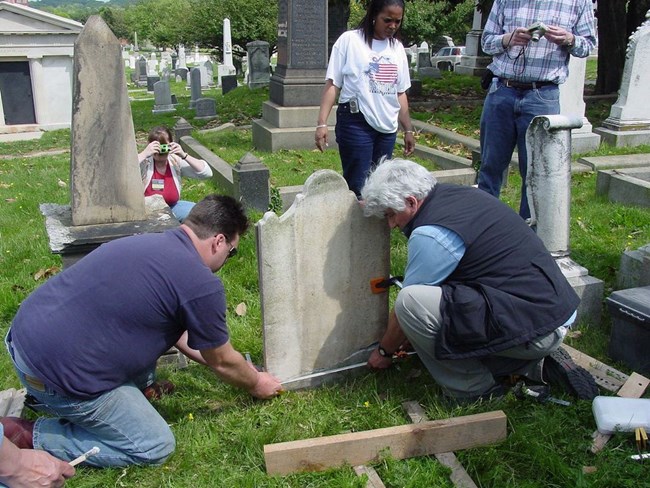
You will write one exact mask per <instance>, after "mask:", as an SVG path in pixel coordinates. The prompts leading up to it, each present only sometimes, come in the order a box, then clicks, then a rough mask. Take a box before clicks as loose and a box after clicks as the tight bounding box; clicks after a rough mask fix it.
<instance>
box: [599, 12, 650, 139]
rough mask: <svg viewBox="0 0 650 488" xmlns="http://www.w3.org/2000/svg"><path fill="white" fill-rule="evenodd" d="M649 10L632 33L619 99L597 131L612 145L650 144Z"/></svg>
mask: <svg viewBox="0 0 650 488" xmlns="http://www.w3.org/2000/svg"><path fill="white" fill-rule="evenodd" d="M648 85H650V11H648V13H646V20H645V22H643V24H641V26H639V28H638V29H637V30H636V31H635V32H634V33H633V34H632V35H631V36H630V42H629V44H628V46H627V53H626V55H625V68H624V69H623V80H622V81H621V88H620V90H619V95H618V100H616V103H615V104H614V105H612V108H611V110H610V113H609V117H608V118H607V119H606V120H605V121H604V122H603V127H598V128H596V129H595V130H594V132H596V133H597V134H600V135H601V137H602V138H603V141H604V142H606V143H608V144H609V145H611V146H616V147H623V146H640V145H642V144H650V96H648V93H649V92H648Z"/></svg>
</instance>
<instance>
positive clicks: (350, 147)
mask: <svg viewBox="0 0 650 488" xmlns="http://www.w3.org/2000/svg"><path fill="white" fill-rule="evenodd" d="M335 134H336V143H337V144H338V146H339V156H340V157H341V166H342V168H343V178H345V181H347V182H348V187H350V190H352V191H353V192H354V193H356V195H357V196H359V195H360V194H361V189H362V188H363V185H364V184H365V182H366V177H367V176H368V173H369V172H370V170H372V169H373V168H374V167H375V166H376V165H377V163H378V162H379V160H380V159H381V158H382V157H383V156H386V157H388V158H392V157H393V148H394V147H395V140H396V139H397V132H392V133H390V134H385V133H383V132H379V131H377V130H375V129H373V128H372V127H371V126H370V125H369V124H368V122H366V119H365V117H364V116H363V114H362V113H361V112H359V113H356V114H352V113H350V105H349V104H347V103H341V104H339V106H338V108H337V109H336V129H335Z"/></svg>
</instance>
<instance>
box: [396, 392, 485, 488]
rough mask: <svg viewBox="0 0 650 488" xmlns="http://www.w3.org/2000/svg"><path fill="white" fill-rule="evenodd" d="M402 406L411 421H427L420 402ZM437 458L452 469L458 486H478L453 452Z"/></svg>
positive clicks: (475, 487) (460, 487)
mask: <svg viewBox="0 0 650 488" xmlns="http://www.w3.org/2000/svg"><path fill="white" fill-rule="evenodd" d="M402 406H403V407H404V409H405V410H406V413H407V414H408V416H409V418H410V419H411V422H413V423H414V424H417V423H420V422H425V421H427V420H429V419H428V417H427V414H426V412H425V411H424V409H423V408H422V406H421V405H420V404H419V403H418V402H404V403H402ZM435 456H436V459H437V460H438V462H439V463H440V464H442V465H443V466H446V467H448V468H449V469H451V475H450V476H449V479H451V482H452V483H453V484H454V486H455V487H457V488H478V487H477V486H476V483H474V480H473V479H472V477H471V476H470V475H469V474H468V473H467V471H465V468H464V467H463V465H462V464H461V463H460V461H458V458H456V455H455V454H454V453H453V452H441V453H438V454H436V455H435Z"/></svg>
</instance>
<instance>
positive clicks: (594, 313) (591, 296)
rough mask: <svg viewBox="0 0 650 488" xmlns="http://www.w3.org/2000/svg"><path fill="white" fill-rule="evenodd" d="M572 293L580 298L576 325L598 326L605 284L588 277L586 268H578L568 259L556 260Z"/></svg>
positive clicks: (578, 266)
mask: <svg viewBox="0 0 650 488" xmlns="http://www.w3.org/2000/svg"><path fill="white" fill-rule="evenodd" d="M555 262H556V263H557V265H558V266H559V267H560V270H562V274H563V275H564V276H565V278H566V279H567V281H568V282H569V284H570V285H571V287H572V288H573V291H575V292H576V293H577V294H578V296H579V297H580V305H578V317H577V319H576V323H579V322H586V323H587V324H589V325H590V326H592V325H595V326H598V325H600V321H601V315H602V303H603V296H604V292H605V284H604V282H603V281H602V280H599V279H598V278H594V277H593V276H589V272H588V271H587V268H584V267H582V266H580V265H579V264H578V263H576V262H575V261H573V260H572V259H571V258H569V257H561V258H556V260H555Z"/></svg>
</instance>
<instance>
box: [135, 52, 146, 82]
mask: <svg viewBox="0 0 650 488" xmlns="http://www.w3.org/2000/svg"><path fill="white" fill-rule="evenodd" d="M137 77H138V80H137V81H138V85H140V86H143V85H146V84H147V60H146V58H145V57H144V56H140V57H139V58H138V63H137Z"/></svg>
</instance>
